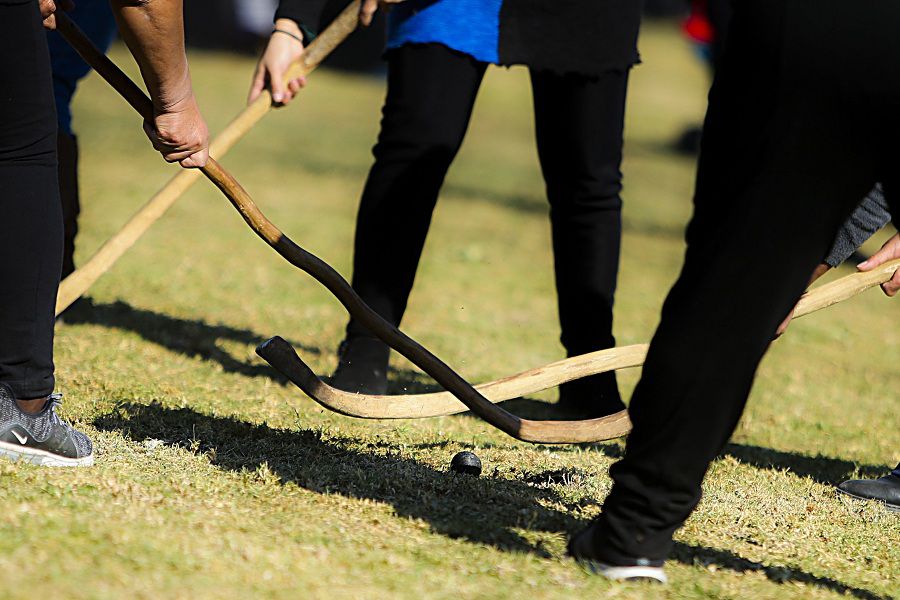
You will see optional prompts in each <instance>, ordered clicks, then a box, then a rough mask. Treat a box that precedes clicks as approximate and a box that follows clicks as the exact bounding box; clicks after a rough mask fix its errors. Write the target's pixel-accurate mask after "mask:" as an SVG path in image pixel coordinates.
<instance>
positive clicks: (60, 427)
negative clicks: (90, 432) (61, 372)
mask: <svg viewBox="0 0 900 600" xmlns="http://www.w3.org/2000/svg"><path fill="white" fill-rule="evenodd" d="M61 398H62V395H61V394H51V395H50V397H49V398H48V399H47V404H46V406H44V409H43V410H42V411H41V412H39V413H37V414H33V415H31V414H28V413H25V412H22V410H21V409H20V408H19V406H18V405H17V404H16V401H15V400H14V399H13V396H12V394H11V393H10V390H9V388H7V387H6V386H5V385H0V456H3V457H6V458H8V459H10V460H12V461H15V462H18V461H20V460H21V461H25V462H28V463H31V464H33V465H43V466H47V467H89V466H91V465H93V464H94V453H93V446H92V445H91V440H90V439H88V437H87V436H86V435H84V434H83V433H81V432H80V431H77V430H75V429H73V428H72V426H71V425H69V424H68V423H65V422H64V421H63V420H62V419H60V418H59V416H58V415H57V414H56V407H57V406H59V404H60V403H61Z"/></svg>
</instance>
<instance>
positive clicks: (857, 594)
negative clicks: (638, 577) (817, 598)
mask: <svg viewBox="0 0 900 600" xmlns="http://www.w3.org/2000/svg"><path fill="white" fill-rule="evenodd" d="M672 558H673V559H675V560H677V561H678V562H680V563H682V564H685V565H688V566H702V567H707V568H708V567H710V566H715V567H718V568H725V569H728V570H730V571H734V572H735V573H762V574H763V575H765V577H766V579H768V580H769V581H773V582H775V583H802V584H804V585H810V586H815V587H817V588H822V589H826V590H830V591H832V592H836V593H838V594H842V595H845V596H847V595H849V596H853V597H854V598H862V599H863V600H892V599H893V597H892V596H882V595H880V594H876V593H875V592H871V591H869V590H865V589H862V588H858V587H854V586H851V585H847V584H846V583H842V582H840V581H837V580H836V579H832V578H830V577H819V576H818V575H813V574H812V573H807V572H806V571H803V570H801V569H797V568H794V567H780V566H769V565H764V564H762V563H758V562H755V561H752V560H748V559H746V558H742V557H740V556H737V555H736V554H733V553H731V552H728V551H726V550H718V549H715V548H706V547H704V546H693V545H690V544H684V543H681V542H676V543H675V548H674V549H673V551H672ZM795 594H798V595H799V592H795Z"/></svg>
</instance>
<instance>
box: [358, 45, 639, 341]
mask: <svg viewBox="0 0 900 600" xmlns="http://www.w3.org/2000/svg"><path fill="white" fill-rule="evenodd" d="M485 68H486V65H485V64H484V63H480V62H477V61H475V60H473V59H471V58H469V57H467V56H465V55H462V54H459V53H456V52H453V51H451V50H448V49H447V48H445V47H443V46H440V45H424V46H422V45H417V46H406V47H403V48H400V49H397V50H393V51H391V53H390V54H389V78H388V93H387V100H386V102H385V106H384V111H383V112H384V117H383V120H382V124H381V134H380V136H379V138H378V144H377V145H376V146H375V149H374V154H375V164H374V166H373V167H372V170H371V172H370V173H369V178H368V181H367V183H366V187H365V191H364V193H363V197H362V202H361V204H360V208H359V215H358V218H357V223H356V243H355V256H354V263H353V287H354V288H355V289H356V291H357V292H358V293H359V294H360V296H362V298H363V300H365V301H366V302H367V303H368V304H369V305H370V306H371V307H372V308H374V309H375V310H376V311H377V312H378V313H379V314H381V315H382V316H384V317H385V318H386V319H387V320H388V321H390V322H392V323H394V324H395V325H396V324H399V323H400V319H401V318H402V317H403V313H404V311H405V309H406V302H407V298H408V297H409V293H410V290H411V289H412V285H413V280H414V279H415V273H416V268H417V266H418V263H419V258H420V256H421V253H422V247H423V245H424V243H425V236H426V234H427V232H428V227H429V224H430V222H431V215H432V212H433V210H434V206H435V203H436V202H437V197H438V193H439V191H440V189H441V185H442V184H443V181H444V176H445V175H446V173H447V169H448V168H449V166H450V163H451V162H452V161H453V159H454V157H455V156H456V152H457V150H458V149H459V146H460V144H461V143H462V140H463V137H464V135H465V132H466V128H467V126H468V124H469V118H470V116H471V113H472V106H473V104H474V102H475V96H476V94H477V92H478V88H479V86H480V84H481V80H482V77H483V76H484V72H485ZM627 79H628V74H627V72H625V71H616V72H609V73H606V74H605V75H603V76H602V77H598V78H587V77H579V76H562V75H555V74H552V73H546V72H532V73H531V81H532V88H533V96H534V111H535V120H536V124H537V143H538V151H539V155H540V160H541V167H542V169H543V174H544V179H545V181H546V184H547V196H548V199H549V201H550V218H551V222H552V232H553V251H554V256H555V266H556V286H557V291H558V295H559V314H560V322H561V326H562V343H563V345H564V346H565V348H566V350H567V351H568V353H569V354H570V355H574V354H581V353H584V352H590V351H593V350H598V349H601V348H609V347H612V346H614V345H615V339H614V338H613V335H612V308H613V296H614V293H615V288H616V276H617V272H618V264H619V244H620V233H621V219H620V211H621V206H622V201H621V198H620V197H619V192H620V190H621V173H620V171H619V165H620V162H621V154H622V128H623V121H624V112H625V91H626V86H627ZM348 335H349V336H351V337H353V336H365V335H369V334H368V332H367V331H366V330H365V329H363V328H362V326H360V325H358V324H357V323H355V322H353V321H351V322H350V325H349V326H348Z"/></svg>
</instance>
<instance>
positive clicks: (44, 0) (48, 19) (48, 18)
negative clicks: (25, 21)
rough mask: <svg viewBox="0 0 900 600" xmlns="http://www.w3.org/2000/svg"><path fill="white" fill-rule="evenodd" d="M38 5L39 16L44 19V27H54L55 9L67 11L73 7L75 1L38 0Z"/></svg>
mask: <svg viewBox="0 0 900 600" xmlns="http://www.w3.org/2000/svg"><path fill="white" fill-rule="evenodd" d="M38 6H39V7H40V9H41V18H43V19H44V29H56V15H55V14H53V13H55V12H56V11H57V10H64V11H66V12H68V11H70V10H72V9H73V8H75V3H74V2H72V0H59V1H58V2H56V1H54V0H38Z"/></svg>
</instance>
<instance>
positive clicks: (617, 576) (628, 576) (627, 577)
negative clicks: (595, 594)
mask: <svg viewBox="0 0 900 600" xmlns="http://www.w3.org/2000/svg"><path fill="white" fill-rule="evenodd" d="M580 562H581V563H582V564H583V565H584V566H585V568H587V570H588V571H590V572H591V573H594V574H595V575H602V576H603V577H606V578H607V579H612V580H613V581H656V582H659V583H669V578H668V577H666V572H665V571H663V569H662V567H651V566H633V567H615V566H613V565H607V564H603V563H600V562H596V561H593V560H582V561H580Z"/></svg>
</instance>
